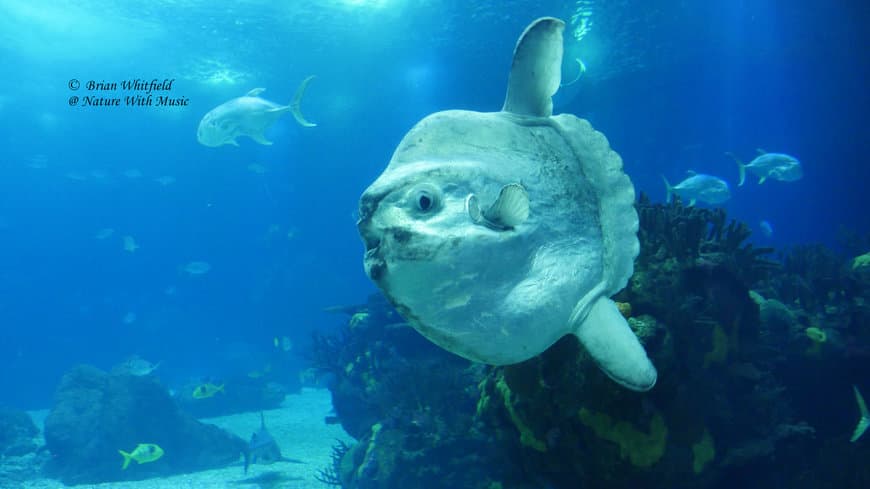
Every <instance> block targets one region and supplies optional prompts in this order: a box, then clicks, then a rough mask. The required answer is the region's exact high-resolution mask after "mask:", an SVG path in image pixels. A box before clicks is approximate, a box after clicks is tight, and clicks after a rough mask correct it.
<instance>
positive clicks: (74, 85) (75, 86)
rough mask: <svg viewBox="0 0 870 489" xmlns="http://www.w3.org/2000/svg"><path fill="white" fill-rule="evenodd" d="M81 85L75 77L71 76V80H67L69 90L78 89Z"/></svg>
mask: <svg viewBox="0 0 870 489" xmlns="http://www.w3.org/2000/svg"><path fill="white" fill-rule="evenodd" d="M81 85H82V84H81V83H79V81H78V80H76V79H75V78H73V79H72V80H70V81H69V89H70V90H78V89H79V87H80V86H81Z"/></svg>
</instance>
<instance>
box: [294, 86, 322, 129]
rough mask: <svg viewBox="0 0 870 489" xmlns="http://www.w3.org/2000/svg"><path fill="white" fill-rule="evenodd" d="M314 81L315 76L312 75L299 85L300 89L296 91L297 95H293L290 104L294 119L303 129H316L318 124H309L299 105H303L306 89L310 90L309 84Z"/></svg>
mask: <svg viewBox="0 0 870 489" xmlns="http://www.w3.org/2000/svg"><path fill="white" fill-rule="evenodd" d="M313 79H314V75H310V76H308V77H307V78H305V79H304V80H302V83H300V84H299V88H297V89H296V93H295V94H294V95H293V101H292V102H290V105H289V107H290V112H292V113H293V118H294V119H296V122H298V123H299V125H300V126H302V127H314V126H316V125H317V124H315V123H313V122H308V121H307V120H306V119H305V117H304V116H303V115H302V109H300V108H299V105H300V104H301V103H302V96H303V95H305V89H306V88H308V84H309V83H310V82H311V80H313Z"/></svg>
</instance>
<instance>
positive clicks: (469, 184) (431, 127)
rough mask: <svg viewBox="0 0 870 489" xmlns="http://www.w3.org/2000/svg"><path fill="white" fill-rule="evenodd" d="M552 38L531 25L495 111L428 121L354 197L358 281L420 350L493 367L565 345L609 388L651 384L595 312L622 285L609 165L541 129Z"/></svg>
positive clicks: (613, 175) (625, 228)
mask: <svg viewBox="0 0 870 489" xmlns="http://www.w3.org/2000/svg"><path fill="white" fill-rule="evenodd" d="M564 27H565V24H564V22H562V21H561V20H559V19H555V18H552V17H546V18H541V19H538V20H536V21H534V22H533V23H532V24H531V25H529V27H528V28H526V30H525V31H524V32H523V34H522V36H521V37H520V39H519V41H518V43H517V45H516V48H515V50H514V57H513V64H512V67H511V71H510V77H509V80H508V88H507V95H506V97H505V103H504V106H503V108H502V110H501V111H499V112H490V113H481V112H472V111H463V110H449V111H444V112H437V113H434V114H431V115H429V116H427V117H425V118H424V119H423V120H422V121H420V122H418V123H417V124H416V125H415V126H414V127H413V128H412V129H411V130H410V131H409V132H408V134H406V135H405V137H404V138H403V139H402V141H401V143H399V146H398V148H396V151H395V152H394V154H393V157H392V159H391V160H390V163H389V165H388V166H387V168H386V170H385V171H384V172H383V174H381V175H380V176H379V177H378V178H377V180H375V182H374V183H372V184H371V186H369V188H368V189H367V190H366V191H365V192H364V193H363V194H362V197H361V198H360V205H359V221H358V223H357V227H358V229H359V232H360V235H361V237H362V239H363V242H364V245H365V249H366V251H365V259H364V265H365V269H366V273H367V274H368V276H369V277H370V278H371V279H372V280H373V281H374V282H375V283H376V284H377V285H378V286H379V287H380V289H381V290H382V291H383V292H384V294H385V295H386V296H387V297H388V299H389V300H390V301H391V302H392V303H393V305H394V306H395V307H396V308H397V310H398V311H399V312H400V313H401V314H402V315H403V316H404V317H405V319H407V320H408V322H409V323H410V324H411V325H412V326H414V327H415V328H416V329H417V330H418V331H419V332H420V333H422V334H423V335H424V336H426V337H427V338H429V339H430V340H432V341H433V342H435V343H437V344H438V345H440V346H441V347H443V348H445V349H447V350H449V351H451V352H453V353H456V354H458V355H461V356H463V357H465V358H468V359H471V360H475V361H480V362H484V363H488V364H492V365H506V364H512V363H517V362H521V361H523V360H526V359H528V358H531V357H533V356H535V355H537V354H539V353H541V352H543V351H544V350H545V349H547V348H548V347H549V346H550V345H552V344H553V343H554V342H556V340H558V339H559V338H561V337H562V336H565V335H566V334H574V335H576V336H577V337H578V338H579V339H580V341H581V343H582V344H583V345H584V346H585V348H586V349H587V350H588V352H589V353H590V355H591V356H592V358H593V359H595V361H596V363H597V364H598V365H599V366H600V367H601V369H602V370H603V371H604V372H605V373H607V374H608V375H609V376H610V377H611V378H612V379H614V380H616V381H617V382H619V383H620V384H622V385H624V386H626V387H629V388H631V389H634V390H641V391H642V390H647V389H650V388H652V386H653V385H654V384H655V381H656V370H655V368H654V367H653V365H652V363H651V362H650V361H649V359H648V358H647V355H646V352H645V351H644V349H643V347H642V346H641V344H640V342H639V341H638V339H637V337H636V336H635V335H634V333H633V332H632V330H631V328H630V327H629V326H628V324H627V323H626V321H625V319H624V318H623V317H622V315H621V314H620V313H619V311H618V310H617V308H616V305H615V304H614V303H613V301H612V300H610V299H609V297H610V296H611V295H612V294H614V293H616V292H617V291H619V290H620V289H622V288H623V287H624V286H625V284H626V282H627V281H628V278H629V277H630V276H631V274H632V271H633V267H634V258H635V257H636V256H637V253H638V249H639V245H638V241H637V235H636V233H637V227H638V218H637V213H636V212H635V210H634V205H633V204H634V187H633V186H632V184H631V181H630V180H629V178H628V176H627V175H626V174H625V173H624V172H623V171H622V159H621V158H620V157H619V155H618V154H616V153H615V152H614V151H613V150H611V149H610V146H609V145H608V142H607V139H606V138H605V137H604V135H602V134H601V133H599V132H597V131H595V130H594V129H593V128H592V126H591V125H590V124H589V123H588V122H587V121H585V120H582V119H578V118H577V117H575V116H573V115H570V114H560V115H557V116H553V115H552V108H553V105H552V98H551V97H552V96H553V94H555V93H556V91H557V90H558V88H559V82H560V80H561V62H562V54H563V41H562V33H563V30H564Z"/></svg>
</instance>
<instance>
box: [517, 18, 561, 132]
mask: <svg viewBox="0 0 870 489" xmlns="http://www.w3.org/2000/svg"><path fill="white" fill-rule="evenodd" d="M564 30H565V23H564V22H562V21H561V20H559V19H556V18H554V17H542V18H540V19H538V20H536V21H534V22H532V23H531V24H530V25H529V26H528V27H527V28H526V30H525V31H523V34H522V35H521V36H520V39H519V41H517V45H516V47H515V48H514V58H513V63H512V65H511V72H510V76H509V77H508V87H507V95H506V96H505V101H504V106H503V107H502V110H503V111H505V112H511V113H513V114H519V115H530V116H537V117H549V116H551V115H553V100H552V96H553V95H554V94H555V93H556V91H557V90H558V89H559V83H560V82H561V81H562V54H563V50H564V47H563V45H562V32H563V31H564Z"/></svg>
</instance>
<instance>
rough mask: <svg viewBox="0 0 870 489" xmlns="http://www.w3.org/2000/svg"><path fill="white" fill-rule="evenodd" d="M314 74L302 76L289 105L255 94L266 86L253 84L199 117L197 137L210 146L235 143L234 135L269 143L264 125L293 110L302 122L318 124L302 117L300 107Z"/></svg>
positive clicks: (305, 124) (270, 123)
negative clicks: (261, 86) (244, 91)
mask: <svg viewBox="0 0 870 489" xmlns="http://www.w3.org/2000/svg"><path fill="white" fill-rule="evenodd" d="M313 78H314V76H309V77H308V78H306V79H304V80H302V83H301V84H300V85H299V88H298V89H296V94H295V95H294V96H293V101H292V102H290V104H289V105H279V104H276V103H275V102H270V101H268V100H266V99H263V98H260V97H259V96H258V95H260V94H261V93H263V92H264V91H265V90H266V89H265V88H255V89H253V90H251V91H250V92H248V93H246V94H245V95H244V96H242V97H238V98H234V99H232V100H230V101H228V102H224V103H222V104H220V105H218V106H217V107H215V108H214V109H212V110H211V111H209V112H208V113H207V114H206V115H205V116H203V118H202V120H201V121H199V127H198V128H197V130H196V140H197V141H199V142H200V144H202V145H205V146H210V147H216V146H221V145H224V144H232V145H233V146H238V145H239V143H237V142H236V138H237V137H239V136H248V137H249V138H251V139H253V140H254V141H256V142H258V143H260V144H266V145H269V144H272V142H271V141H269V140H268V139H266V136H264V133H265V132H266V129H268V128H269V127H271V126H272V124H274V123H275V121H276V120H278V118H279V117H281V116H282V115H284V114H285V113H286V112H290V113H292V114H293V117H294V118H295V119H296V122H298V123H299V125H301V126H304V127H313V126H316V125H317V124H313V123H311V122H308V121H307V120H305V117H303V115H302V111H301V110H300V108H299V104H300V102H301V101H302V96H303V95H304V94H305V89H306V88H307V87H308V83H309V82H310V81H311V80H312V79H313Z"/></svg>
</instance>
